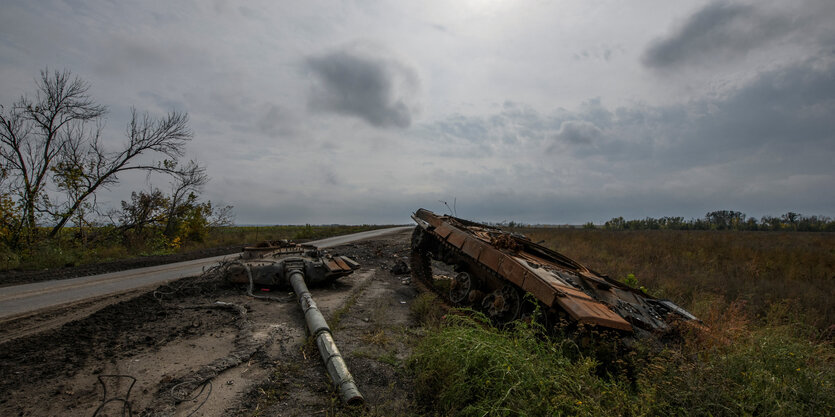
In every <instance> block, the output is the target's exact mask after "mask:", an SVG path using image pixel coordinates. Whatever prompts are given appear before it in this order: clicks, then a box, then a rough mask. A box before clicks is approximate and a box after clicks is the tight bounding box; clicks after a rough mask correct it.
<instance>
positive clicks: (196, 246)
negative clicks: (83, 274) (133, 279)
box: [0, 225, 388, 274]
mask: <svg viewBox="0 0 835 417" xmlns="http://www.w3.org/2000/svg"><path fill="white" fill-rule="evenodd" d="M384 227H388V226H382V225H355V226H350V225H328V226H316V225H276V226H218V227H206V228H205V229H204V230H202V231H201V234H200V238H199V239H184V240H180V239H178V236H174V238H173V239H170V238H168V237H166V235H165V233H164V229H162V228H149V229H148V230H146V233H147V235H146V237H145V238H144V239H142V240H139V239H125V235H124V234H123V233H122V232H121V231H119V230H118V226H102V227H97V228H92V229H89V230H87V233H88V235H89V236H93V237H94V238H90V239H88V241H87V243H86V244H85V243H82V242H81V241H79V240H78V239H77V233H78V231H77V229H75V228H73V227H68V228H66V229H65V230H64V231H63V232H62V233H61V235H59V237H58V238H56V239H50V240H44V241H42V242H40V243H38V244H34V245H31V246H29V247H27V248H26V250H23V251H20V252H14V251H10V250H8V249H7V248H6V249H5V250H3V251H0V274H2V271H7V270H38V269H49V268H62V267H72V266H80V265H88V264H95V263H102V262H110V261H117V260H122V259H129V258H136V257H141V256H152V255H172V254H179V253H188V252H199V251H204V250H208V249H213V248H222V247H229V248H230V251H234V250H237V249H236V248H235V247H240V246H243V245H246V244H253V243H256V242H259V241H263V240H279V239H291V240H295V241H307V240H316V239H323V238H326V237H331V236H339V235H345V234H350V233H357V232H362V231H366V230H374V229H379V228H384Z"/></svg>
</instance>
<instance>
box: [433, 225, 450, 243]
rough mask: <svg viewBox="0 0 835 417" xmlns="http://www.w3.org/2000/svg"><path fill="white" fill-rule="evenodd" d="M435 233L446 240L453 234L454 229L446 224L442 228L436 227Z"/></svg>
mask: <svg viewBox="0 0 835 417" xmlns="http://www.w3.org/2000/svg"><path fill="white" fill-rule="evenodd" d="M434 231H435V233H437V234H438V236H440V237H441V238H442V239H446V237H447V236H449V234H450V233H451V232H452V227H450V226H449V225H447V224H446V223H443V224H441V225H440V226H438V227H436V228H435V230H434Z"/></svg>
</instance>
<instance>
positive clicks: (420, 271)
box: [409, 227, 433, 290]
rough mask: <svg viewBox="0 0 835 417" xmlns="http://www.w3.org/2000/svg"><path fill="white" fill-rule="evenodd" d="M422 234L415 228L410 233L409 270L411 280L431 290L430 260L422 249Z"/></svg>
mask: <svg viewBox="0 0 835 417" xmlns="http://www.w3.org/2000/svg"><path fill="white" fill-rule="evenodd" d="M423 234H424V232H423V230H422V229H421V228H420V227H415V231H414V232H412V253H411V254H410V256H409V268H410V269H411V271H412V279H414V280H417V281H419V282H422V283H423V284H424V285H426V286H427V289H429V290H431V289H432V288H433V279H432V259H431V258H430V257H429V253H428V252H427V251H426V250H425V249H424V248H422V247H421V246H423V240H424V239H425V237H424V236H423Z"/></svg>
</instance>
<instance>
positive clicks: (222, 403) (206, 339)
mask: <svg viewBox="0 0 835 417" xmlns="http://www.w3.org/2000/svg"><path fill="white" fill-rule="evenodd" d="M408 236H409V234H408V232H404V233H399V234H396V235H391V236H387V237H383V238H378V239H374V240H369V241H364V242H361V243H357V244H349V245H346V246H342V247H337V248H334V249H331V250H330V252H331V253H339V254H346V255H348V256H351V257H353V258H354V259H356V260H357V261H359V262H360V263H361V264H362V268H361V269H360V270H359V271H356V272H355V273H354V274H353V275H351V276H349V277H346V278H342V279H341V280H340V281H337V282H336V283H334V284H332V285H330V286H328V287H326V288H318V289H312V292H313V296H314V297H315V298H316V300H317V303H318V304H319V306H320V308H321V309H322V311H323V312H324V313H325V315H326V317H328V319H329V320H331V321H333V323H332V325H333V327H334V335H335V338H336V342H337V344H338V345H339V347H340V350H342V352H343V355H344V356H345V358H346V361H347V363H348V366H349V368H350V369H351V370H352V372H353V373H354V377H355V379H356V380H357V383H358V386H359V388H360V390H361V391H362V392H363V394H364V395H365V396H366V398H367V401H368V405H369V406H370V407H371V408H372V410H375V411H378V412H379V413H380V414H382V415H395V414H400V413H401V412H403V411H404V410H408V409H409V408H411V404H412V401H413V399H412V398H411V394H410V391H411V390H410V388H409V385H408V384H409V383H408V381H407V380H405V379H404V378H403V377H402V370H403V369H402V367H403V365H402V360H403V359H404V358H405V357H406V356H407V355H408V353H409V346H410V341H411V340H413V339H414V338H415V337H416V336H415V335H416V334H417V333H418V332H419V329H417V328H416V325H415V323H414V322H413V319H412V318H411V315H410V313H409V305H410V303H411V301H412V299H413V298H414V297H415V295H416V294H417V290H416V289H415V288H414V287H412V286H411V285H404V284H403V282H402V281H401V278H402V277H398V276H394V275H392V274H391V273H390V272H388V270H389V268H390V267H391V266H392V265H393V264H394V262H395V261H396V260H398V259H402V258H404V257H405V256H406V255H407V253H408V251H407V250H408ZM174 285H175V286H176V288H172V287H173V286H172V287H164V288H160V289H159V291H156V292H149V293H145V294H142V295H138V296H133V297H129V296H125V297H124V298H122V299H116V300H107V303H106V304H108V303H109V305H106V306H105V307H104V308H101V309H98V308H100V307H101V306H100V305H95V304H94V305H86V306H85V305H82V306H75V307H72V308H70V309H68V311H59V312H56V313H54V315H53V316H51V318H50V316H41V317H39V318H37V319H36V318H33V319H28V320H31V321H36V320H37V321H38V322H36V323H33V322H18V323H15V324H14V326H17V328H18V330H19V329H30V331H29V333H27V332H20V331H18V333H14V329H11V330H7V329H4V332H5V333H3V334H0V337H3V338H5V340H6V341H5V342H2V341H0V415H23V416H43V415H82V416H90V415H93V414H94V413H95V411H96V409H97V408H98V407H100V406H101V405H102V404H103V399H105V398H104V397H103V395H104V392H103V389H102V386H101V385H100V384H99V382H98V378H99V377H102V378H103V379H104V382H105V384H106V385H107V399H112V398H117V397H125V396H126V395H127V394H128V387H129V383H130V381H131V380H132V379H131V378H135V379H136V383H135V385H134V386H133V387H132V389H130V391H129V405H130V407H131V410H132V411H133V413H134V415H174V416H186V415H189V413H191V412H193V411H195V410H196V412H195V413H194V414H193V415H195V416H199V415H206V416H210V415H252V414H253V413H255V412H256V410H257V412H258V413H259V415H268V416H279V415H280V416H285V415H312V414H317V413H322V412H329V411H330V412H332V411H334V410H338V409H339V407H340V405H339V400H338V397H337V396H335V394H334V392H333V389H332V387H331V385H330V382H329V380H328V379H327V375H326V373H325V371H324V367H323V366H322V364H321V360H320V358H319V355H318V353H317V352H316V349H315V347H313V346H312V345H311V344H309V343H308V342H307V336H306V332H305V329H304V319H303V315H302V314H301V312H300V310H299V308H298V305H297V304H296V302H295V300H292V299H290V300H288V301H284V302H276V301H271V302H267V301H262V300H255V299H252V298H249V297H247V296H246V295H244V292H243V290H242V289H241V288H237V287H232V286H228V285H226V284H224V283H221V282H216V281H211V282H207V281H205V280H201V279H199V278H198V279H186V280H182V281H179V282H177V283H176V284H174ZM270 294H273V295H276V296H279V297H283V298H290V297H286V295H287V294H275V293H270ZM217 301H222V302H225V303H229V305H218V304H216V302H217ZM235 306H241V307H243V308H244V309H245V310H243V309H241V311H245V314H243V315H241V311H238V310H237V309H236V307H235ZM97 309H98V310H97ZM95 310H97V311H95ZM90 313H92V314H90ZM88 314H89V315H88ZM337 316H338V320H337V319H336V317H337ZM67 317H70V319H67ZM56 321H57V322H56ZM50 323H51V325H50ZM33 326H34V328H35V329H36V330H31V329H32V328H33ZM38 329H41V330H42V329H46V330H42V331H38ZM33 332H35V333H33ZM12 337H15V339H13V340H9V339H11V338H12ZM105 375H123V376H119V377H106V376H105ZM192 396H194V397H195V398H194V399H190V397H192ZM123 406H124V402H122V401H111V402H109V403H107V404H106V405H105V406H104V408H103V409H102V410H101V411H102V412H106V413H107V415H116V414H117V413H118V412H121V411H122V407H123Z"/></svg>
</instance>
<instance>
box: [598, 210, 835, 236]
mask: <svg viewBox="0 0 835 417" xmlns="http://www.w3.org/2000/svg"><path fill="white" fill-rule="evenodd" d="M583 227H585V228H588V229H605V230H655V229H671V230H749V231H757V230H762V231H779V230H783V231H797V232H835V220H833V219H832V218H830V217H827V216H804V215H802V214H800V213H795V212H792V211H790V212H788V213H786V214H783V215H782V216H779V217H775V216H763V217H761V218H760V219H757V218H756V217H749V216H747V215H746V214H745V213H742V212H740V211H734V210H717V211H711V212H709V213H707V214H705V217H703V218H693V219H689V220H685V219H684V217H661V218H657V219H656V218H653V217H647V218H644V219H635V220H625V219H624V218H623V217H613V218H612V219H611V220H609V221H607V222H606V223H604V224H603V225H602V226H597V225H595V224H593V223H586V224H585V225H584V226H583Z"/></svg>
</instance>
